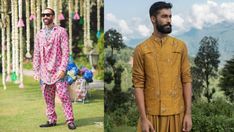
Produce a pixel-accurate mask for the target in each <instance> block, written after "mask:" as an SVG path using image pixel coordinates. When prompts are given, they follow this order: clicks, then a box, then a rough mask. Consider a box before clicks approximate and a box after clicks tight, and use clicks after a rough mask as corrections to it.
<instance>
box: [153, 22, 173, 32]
mask: <svg viewBox="0 0 234 132" xmlns="http://www.w3.org/2000/svg"><path fill="white" fill-rule="evenodd" d="M156 28H157V30H158V32H160V33H162V34H169V33H171V31H172V28H171V24H170V23H169V24H165V25H160V24H159V23H156Z"/></svg>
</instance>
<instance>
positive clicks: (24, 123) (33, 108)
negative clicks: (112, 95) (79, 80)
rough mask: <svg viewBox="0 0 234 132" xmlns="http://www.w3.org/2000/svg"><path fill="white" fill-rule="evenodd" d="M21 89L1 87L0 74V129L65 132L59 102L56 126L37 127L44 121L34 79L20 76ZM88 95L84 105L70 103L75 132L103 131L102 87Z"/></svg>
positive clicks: (3, 130)
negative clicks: (23, 85) (22, 82)
mask: <svg viewBox="0 0 234 132" xmlns="http://www.w3.org/2000/svg"><path fill="white" fill-rule="evenodd" d="M0 75H1V74H0ZM24 80H25V81H24V84H25V88H24V89H19V88H18V85H16V84H13V83H8V84H7V90H3V86H2V79H1V77H0V81H1V82H0V132H47V131H49V132H66V131H69V130H68V128H67V125H66V124H65V117H64V114H63V110H62V107H61V104H60V103H59V102H57V103H56V112H57V115H58V121H57V124H58V125H57V126H56V127H52V128H40V127H39V125H40V124H42V123H45V122H46V120H47V118H46V116H45V103H44V100H43V96H42V94H41V90H40V88H39V85H38V82H36V81H34V80H33V79H32V77H27V76H26V77H24ZM90 93H91V95H92V96H91V97H90V98H89V101H88V102H86V103H85V104H82V103H73V111H74V116H75V124H76V125H77V126H78V127H77V129H76V130H75V131H78V132H103V130H104V129H103V116H104V112H103V111H104V107H103V106H104V101H103V96H104V95H103V90H91V91H90Z"/></svg>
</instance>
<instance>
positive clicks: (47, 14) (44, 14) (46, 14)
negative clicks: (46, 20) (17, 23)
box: [41, 13, 54, 17]
mask: <svg viewBox="0 0 234 132" xmlns="http://www.w3.org/2000/svg"><path fill="white" fill-rule="evenodd" d="M51 15H54V14H50V13H42V14H41V16H42V17H45V16H47V17H50V16H51Z"/></svg>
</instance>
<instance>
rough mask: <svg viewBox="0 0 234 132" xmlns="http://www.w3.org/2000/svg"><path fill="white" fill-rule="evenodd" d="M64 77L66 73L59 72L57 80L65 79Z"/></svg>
mask: <svg viewBox="0 0 234 132" xmlns="http://www.w3.org/2000/svg"><path fill="white" fill-rule="evenodd" d="M65 75H66V73H65V72H64V71H60V72H59V74H58V78H59V79H62V78H64V77H65Z"/></svg>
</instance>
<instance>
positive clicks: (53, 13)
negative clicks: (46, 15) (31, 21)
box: [45, 7, 55, 15]
mask: <svg viewBox="0 0 234 132" xmlns="http://www.w3.org/2000/svg"><path fill="white" fill-rule="evenodd" d="M45 10H50V11H51V12H52V15H55V12H54V10H53V9H52V8H49V7H46V8H45Z"/></svg>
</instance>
